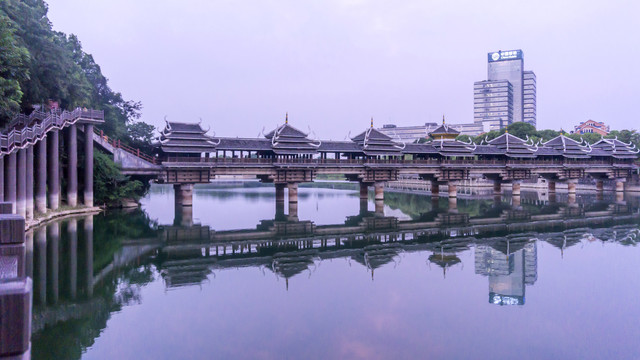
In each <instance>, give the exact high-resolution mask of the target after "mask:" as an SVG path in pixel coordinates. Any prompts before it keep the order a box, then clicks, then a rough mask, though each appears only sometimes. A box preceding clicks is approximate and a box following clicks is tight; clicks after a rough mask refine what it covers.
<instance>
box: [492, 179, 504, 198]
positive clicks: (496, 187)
mask: <svg viewBox="0 0 640 360" xmlns="http://www.w3.org/2000/svg"><path fill="white" fill-rule="evenodd" d="M493 193H494V194H496V195H499V194H502V182H501V181H500V180H494V181H493Z"/></svg>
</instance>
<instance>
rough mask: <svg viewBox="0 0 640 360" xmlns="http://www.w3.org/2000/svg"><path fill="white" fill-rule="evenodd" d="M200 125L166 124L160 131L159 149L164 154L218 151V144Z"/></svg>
mask: <svg viewBox="0 0 640 360" xmlns="http://www.w3.org/2000/svg"><path fill="white" fill-rule="evenodd" d="M207 131H208V130H204V129H203V128H202V127H201V126H200V123H179V122H169V121H167V122H166V125H165V127H164V129H162V131H160V138H159V140H160V143H159V148H160V150H161V151H162V152H164V153H203V152H212V151H215V149H216V145H217V144H216V142H214V141H213V139H212V138H211V137H209V136H208V135H206V132H207Z"/></svg>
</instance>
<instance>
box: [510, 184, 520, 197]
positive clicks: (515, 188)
mask: <svg viewBox="0 0 640 360" xmlns="http://www.w3.org/2000/svg"><path fill="white" fill-rule="evenodd" d="M511 195H512V196H520V181H514V182H513V183H512V185H511Z"/></svg>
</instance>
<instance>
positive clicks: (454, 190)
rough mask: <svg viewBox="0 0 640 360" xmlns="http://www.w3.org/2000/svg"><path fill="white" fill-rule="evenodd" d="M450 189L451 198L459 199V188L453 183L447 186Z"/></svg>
mask: <svg viewBox="0 0 640 360" xmlns="http://www.w3.org/2000/svg"><path fill="white" fill-rule="evenodd" d="M447 187H448V188H449V198H457V197H458V186H457V185H456V184H454V183H453V182H449V184H448V185H447Z"/></svg>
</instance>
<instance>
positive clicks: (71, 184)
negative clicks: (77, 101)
mask: <svg viewBox="0 0 640 360" xmlns="http://www.w3.org/2000/svg"><path fill="white" fill-rule="evenodd" d="M66 135H67V140H66V145H67V160H68V166H67V205H68V206H73V207H75V206H77V205H78V130H77V128H76V125H71V126H69V127H68V128H67V131H66ZM92 141H93V139H92ZM91 145H92V147H93V144H91Z"/></svg>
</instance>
